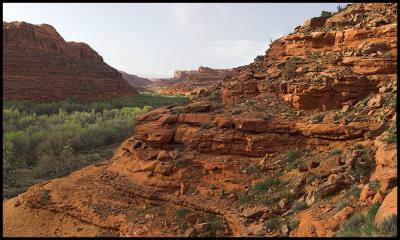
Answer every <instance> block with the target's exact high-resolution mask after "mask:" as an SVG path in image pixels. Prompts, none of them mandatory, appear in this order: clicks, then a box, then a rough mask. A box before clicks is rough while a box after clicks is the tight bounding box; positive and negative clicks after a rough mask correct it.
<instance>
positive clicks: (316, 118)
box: [310, 113, 325, 123]
mask: <svg viewBox="0 0 400 240" xmlns="http://www.w3.org/2000/svg"><path fill="white" fill-rule="evenodd" d="M324 117H325V116H324V115H323V114H322V113H319V114H315V115H313V116H311V118H310V120H311V123H320V122H322V120H324Z"/></svg>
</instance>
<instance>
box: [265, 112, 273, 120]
mask: <svg viewBox="0 0 400 240" xmlns="http://www.w3.org/2000/svg"><path fill="white" fill-rule="evenodd" d="M271 118H272V116H271V115H269V114H268V113H264V115H263V119H264V121H266V122H268V121H269V120H271Z"/></svg>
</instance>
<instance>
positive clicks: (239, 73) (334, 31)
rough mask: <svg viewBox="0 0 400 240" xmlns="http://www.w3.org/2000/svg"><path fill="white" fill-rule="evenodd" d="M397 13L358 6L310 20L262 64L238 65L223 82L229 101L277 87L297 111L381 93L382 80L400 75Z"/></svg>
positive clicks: (278, 43)
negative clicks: (379, 89) (378, 86)
mask: <svg viewBox="0 0 400 240" xmlns="http://www.w3.org/2000/svg"><path fill="white" fill-rule="evenodd" d="M382 8H383V9H384V10H383V9H382ZM396 14H397V10H396V7H395V6H394V5H390V4H388V5H384V4H382V5H381V6H380V7H377V6H375V5H368V6H367V4H353V5H351V6H349V7H347V8H346V9H345V10H343V11H342V12H340V13H338V14H335V15H333V16H332V17H329V18H326V17H318V18H312V19H310V20H307V21H306V22H305V23H304V25H303V26H301V27H298V28H296V31H295V32H294V33H292V34H289V35H287V36H284V37H282V38H280V39H277V40H276V41H274V42H273V43H272V44H271V46H270V48H269V49H268V50H267V52H266V55H265V57H264V61H263V62H262V63H260V62H254V63H252V64H250V65H248V66H245V67H239V68H236V69H234V70H235V71H236V73H235V74H234V75H233V76H232V77H228V78H225V79H224V80H223V81H222V94H221V96H222V100H223V102H224V103H225V104H233V103H236V102H237V101H238V100H240V99H241V98H247V97H254V96H257V95H259V94H260V93H263V92H270V91H273V92H276V93H278V94H280V95H281V96H282V98H283V99H285V100H286V101H288V102H290V103H291V104H292V105H293V106H294V107H295V108H297V109H320V110H329V109H337V108H342V107H343V106H345V105H353V104H355V103H356V102H358V101H359V100H361V99H362V98H364V97H366V96H367V95H368V94H370V93H373V92H377V84H378V82H379V80H380V79H382V78H390V79H395V78H396V74H397V61H396V54H397V53H396V52H397V45H396V43H397V29H396V28H397V24H396V22H395V21H396V20H395V19H396ZM377 19H382V20H379V21H378V22H376V21H377ZM263 73H266V74H265V75H264V76H265V77H263V78H257V77H256V76H262V75H263Z"/></svg>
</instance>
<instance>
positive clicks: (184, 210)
mask: <svg viewBox="0 0 400 240" xmlns="http://www.w3.org/2000/svg"><path fill="white" fill-rule="evenodd" d="M189 213H190V210H189V209H187V208H178V209H176V211H175V215H176V217H178V218H184V217H186V215H188V214H189Z"/></svg>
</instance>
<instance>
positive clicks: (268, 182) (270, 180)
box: [254, 177, 284, 192]
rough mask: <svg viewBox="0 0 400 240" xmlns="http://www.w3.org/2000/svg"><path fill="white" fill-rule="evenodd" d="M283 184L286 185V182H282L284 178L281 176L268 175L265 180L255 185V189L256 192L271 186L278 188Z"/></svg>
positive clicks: (263, 190)
mask: <svg viewBox="0 0 400 240" xmlns="http://www.w3.org/2000/svg"><path fill="white" fill-rule="evenodd" d="M282 185H284V182H282V180H280V179H279V178H274V177H267V178H265V179H264V181H262V182H260V183H257V184H256V185H255V186H254V190H255V191H256V192H265V191H267V190H268V189H270V188H276V187H279V186H282Z"/></svg>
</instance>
